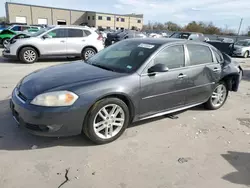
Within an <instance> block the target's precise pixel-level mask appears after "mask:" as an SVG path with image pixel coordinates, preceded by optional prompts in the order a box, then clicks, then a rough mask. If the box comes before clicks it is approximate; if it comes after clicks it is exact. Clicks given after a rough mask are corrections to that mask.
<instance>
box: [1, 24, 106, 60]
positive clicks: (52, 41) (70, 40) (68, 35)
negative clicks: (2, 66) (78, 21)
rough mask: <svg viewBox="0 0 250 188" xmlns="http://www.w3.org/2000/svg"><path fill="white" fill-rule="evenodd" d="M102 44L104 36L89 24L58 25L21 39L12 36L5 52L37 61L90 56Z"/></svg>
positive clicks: (4, 53) (101, 46)
mask: <svg viewBox="0 0 250 188" xmlns="http://www.w3.org/2000/svg"><path fill="white" fill-rule="evenodd" d="M103 48H104V45H103V40H102V36H100V35H98V34H97V33H96V32H95V31H93V30H92V29H90V28H88V27H81V26H55V27H48V28H45V29H41V30H40V31H38V32H37V33H35V34H31V35H30V36H28V35H27V36H25V37H23V38H21V39H15V37H13V38H12V39H11V40H10V42H9V44H8V45H7V46H6V48H5V50H4V51H3V56H4V57H14V58H18V59H20V60H21V61H22V62H24V63H34V62H36V61H37V60H38V58H42V57H44V56H46V57H48V56H77V57H82V59H83V60H87V59H88V58H90V57H91V56H93V55H95V54H96V53H97V52H99V51H100V50H102V49H103Z"/></svg>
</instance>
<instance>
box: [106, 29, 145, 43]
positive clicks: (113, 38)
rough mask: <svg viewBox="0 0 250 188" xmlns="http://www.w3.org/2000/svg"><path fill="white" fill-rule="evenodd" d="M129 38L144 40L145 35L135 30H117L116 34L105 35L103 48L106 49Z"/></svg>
mask: <svg viewBox="0 0 250 188" xmlns="http://www.w3.org/2000/svg"><path fill="white" fill-rule="evenodd" d="M131 38H146V35H144V34H143V33H141V32H139V31H135V30H119V31H117V32H114V33H108V34H107V38H106V40H105V46H106V47H107V46H110V45H111V44H113V43H116V42H118V41H121V40H124V39H131Z"/></svg>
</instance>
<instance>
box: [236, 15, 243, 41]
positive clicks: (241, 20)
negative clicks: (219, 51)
mask: <svg viewBox="0 0 250 188" xmlns="http://www.w3.org/2000/svg"><path fill="white" fill-rule="evenodd" d="M242 22H243V18H241V19H240V25H239V30H238V34H237V38H236V42H237V41H238V37H239V34H240V29H241V25H242Z"/></svg>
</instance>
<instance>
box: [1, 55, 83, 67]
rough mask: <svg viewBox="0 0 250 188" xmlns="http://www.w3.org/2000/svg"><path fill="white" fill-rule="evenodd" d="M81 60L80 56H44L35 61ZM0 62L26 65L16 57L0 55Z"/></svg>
mask: <svg viewBox="0 0 250 188" xmlns="http://www.w3.org/2000/svg"><path fill="white" fill-rule="evenodd" d="M78 60H81V59H80V58H76V57H46V58H41V59H39V60H38V61H37V63H53V62H55V63H56V62H71V61H78ZM0 62H1V63H9V64H23V65H26V64H25V63H22V62H21V61H20V60H18V59H14V58H13V59H12V58H11V59H9V58H5V57H2V56H0Z"/></svg>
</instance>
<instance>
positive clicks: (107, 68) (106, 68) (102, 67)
mask: <svg viewBox="0 0 250 188" xmlns="http://www.w3.org/2000/svg"><path fill="white" fill-rule="evenodd" d="M90 65H93V66H95V67H99V68H101V69H105V70H109V71H112V72H115V71H114V69H112V68H110V67H106V66H103V65H100V64H95V63H91V64H90Z"/></svg>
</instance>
